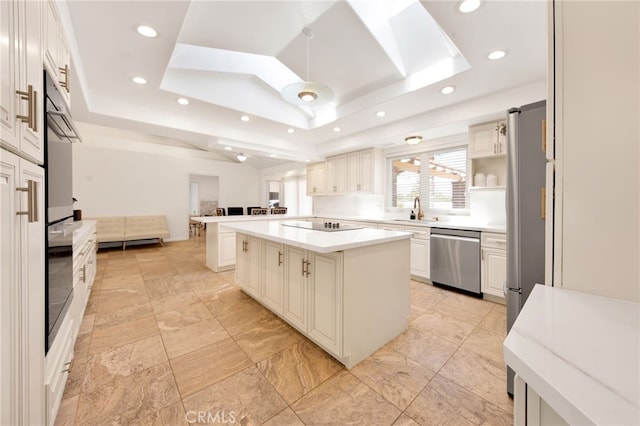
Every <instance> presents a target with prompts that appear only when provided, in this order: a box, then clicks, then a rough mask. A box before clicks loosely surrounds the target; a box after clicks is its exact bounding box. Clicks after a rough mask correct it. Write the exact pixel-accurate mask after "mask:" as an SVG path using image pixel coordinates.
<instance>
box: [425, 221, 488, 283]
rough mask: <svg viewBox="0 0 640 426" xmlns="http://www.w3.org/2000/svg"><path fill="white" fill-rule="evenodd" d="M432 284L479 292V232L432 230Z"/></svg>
mask: <svg viewBox="0 0 640 426" xmlns="http://www.w3.org/2000/svg"><path fill="white" fill-rule="evenodd" d="M430 251H431V255H430V256H431V258H430V260H431V282H433V283H434V284H440V285H445V286H448V287H454V288H458V289H460V290H464V291H468V292H471V293H474V294H476V295H481V292H480V232H479V231H464V230H460V229H446V228H431V250H430Z"/></svg>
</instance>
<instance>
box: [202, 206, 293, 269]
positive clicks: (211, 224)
mask: <svg viewBox="0 0 640 426" xmlns="http://www.w3.org/2000/svg"><path fill="white" fill-rule="evenodd" d="M284 218H288V219H296V218H300V216H292V215H291V216H290V215H270V214H269V215H258V216H200V217H192V218H191V220H193V221H194V222H200V223H202V224H203V225H205V226H206V235H207V252H206V256H207V266H208V267H209V268H211V269H212V270H213V271H214V272H221V271H227V270H229V269H233V268H234V267H235V264H236V234H235V232H233V231H232V230H231V229H229V228H226V227H225V226H223V225H224V224H225V223H230V222H241V221H250V222H251V221H263V220H282V219H284Z"/></svg>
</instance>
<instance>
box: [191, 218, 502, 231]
mask: <svg viewBox="0 0 640 426" xmlns="http://www.w3.org/2000/svg"><path fill="white" fill-rule="evenodd" d="M314 217H321V218H326V219H330V220H347V221H358V222H367V223H371V224H376V225H377V224H380V223H385V224H391V225H401V226H420V227H425V228H453V229H466V230H470V231H482V232H497V233H502V234H504V233H506V232H507V226H506V225H492V224H485V223H480V222H478V221H475V220H473V219H472V218H469V217H460V218H455V219H451V220H447V221H434V220H409V219H406V220H404V219H371V218H362V217H353V216H333V215H327V216H308V215H307V216H300V215H288V214H286V215H275V214H274V215H271V214H267V215H256V216H246V215H245V216H196V217H192V218H191V220H194V221H196V222H201V223H226V222H244V221H255V220H294V219H313V218H314Z"/></svg>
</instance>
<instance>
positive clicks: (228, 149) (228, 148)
mask: <svg viewBox="0 0 640 426" xmlns="http://www.w3.org/2000/svg"><path fill="white" fill-rule="evenodd" d="M224 149H226V150H227V151H231V150H232V148H231V147H230V146H225V147H224Z"/></svg>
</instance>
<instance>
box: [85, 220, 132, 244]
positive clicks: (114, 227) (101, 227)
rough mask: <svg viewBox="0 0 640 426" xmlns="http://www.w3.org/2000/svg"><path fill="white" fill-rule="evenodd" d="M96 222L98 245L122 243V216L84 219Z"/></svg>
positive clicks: (123, 222) (123, 223) (123, 224)
mask: <svg viewBox="0 0 640 426" xmlns="http://www.w3.org/2000/svg"><path fill="white" fill-rule="evenodd" d="M85 219H89V220H95V221H96V237H97V242H98V243H112V242H117V241H122V242H123V243H124V232H125V231H124V226H125V220H124V216H105V217H93V218H85Z"/></svg>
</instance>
